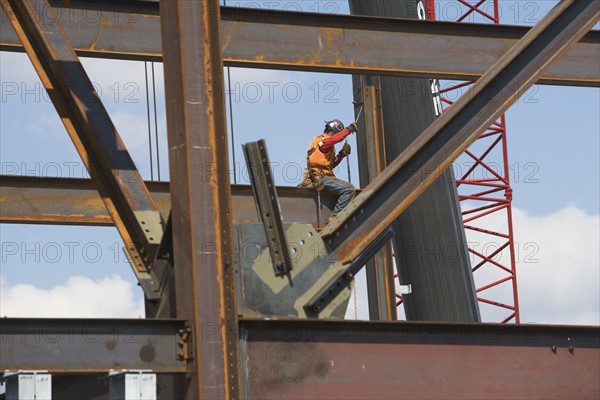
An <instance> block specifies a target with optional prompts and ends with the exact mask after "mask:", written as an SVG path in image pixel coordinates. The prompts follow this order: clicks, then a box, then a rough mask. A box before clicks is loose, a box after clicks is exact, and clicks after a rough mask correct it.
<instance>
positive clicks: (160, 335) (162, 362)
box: [0, 318, 186, 373]
mask: <svg viewBox="0 0 600 400" xmlns="http://www.w3.org/2000/svg"><path fill="white" fill-rule="evenodd" d="M184 327H185V325H184V321H181V320H150V319H132V320H127V319H121V320H114V319H110V320H108V319H39V318H35V319H33V318H32V319H29V318H1V319H0V369H1V370H2V371H5V370H10V371H16V370H47V371H48V372H50V373H93V372H108V371H109V370H111V369H118V370H123V369H138V370H139V369H151V370H153V371H154V372H158V373H167V372H169V373H184V372H186V363H185V362H184V361H180V360H178V359H177V353H179V352H180V351H181V348H180V347H179V346H178V345H177V343H178V336H177V333H178V331H179V330H180V329H183V328H184Z"/></svg>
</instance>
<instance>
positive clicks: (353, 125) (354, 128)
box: [348, 122, 358, 133]
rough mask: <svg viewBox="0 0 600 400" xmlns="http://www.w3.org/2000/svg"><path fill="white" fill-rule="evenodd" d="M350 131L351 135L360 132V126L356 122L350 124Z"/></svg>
mask: <svg viewBox="0 0 600 400" xmlns="http://www.w3.org/2000/svg"><path fill="white" fill-rule="evenodd" d="M348 130H349V131H350V133H353V132H358V124H357V123H356V122H353V123H351V124H349V125H348Z"/></svg>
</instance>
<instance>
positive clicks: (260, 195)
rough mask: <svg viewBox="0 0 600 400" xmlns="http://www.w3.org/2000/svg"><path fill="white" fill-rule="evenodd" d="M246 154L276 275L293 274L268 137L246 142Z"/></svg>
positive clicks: (243, 146) (255, 197)
mask: <svg viewBox="0 0 600 400" xmlns="http://www.w3.org/2000/svg"><path fill="white" fill-rule="evenodd" d="M242 148H243V149H244V158H245V159H246V165H247V166H248V171H249V173H250V183H251V184H252V191H253V192H254V200H255V201H256V207H257V209H258V214H259V218H260V221H261V222H262V225H263V228H264V232H265V235H266V242H267V246H268V247H269V253H270V254H271V264H272V266H273V273H274V274H275V276H278V277H283V276H289V273H290V271H291V270H292V259H291V257H290V248H289V246H288V240H287V237H286V234H285V230H284V228H283V218H282V216H281V208H280V207H279V199H278V196H277V189H276V188H275V182H274V181H273V171H272V170H271V167H270V161H269V153H268V152H267V144H266V143H265V141H264V139H261V140H259V141H257V142H248V143H244V144H243V145H242Z"/></svg>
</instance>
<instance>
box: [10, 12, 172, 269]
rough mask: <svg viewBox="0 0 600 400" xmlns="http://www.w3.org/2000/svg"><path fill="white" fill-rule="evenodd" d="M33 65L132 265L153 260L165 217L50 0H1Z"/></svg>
mask: <svg viewBox="0 0 600 400" xmlns="http://www.w3.org/2000/svg"><path fill="white" fill-rule="evenodd" d="M1 3H2V8H3V9H4V11H5V12H6V14H8V15H9V17H10V18H9V19H10V23H11V24H12V26H13V28H14V29H15V31H16V32H17V33H18V37H19V39H20V41H21V42H22V43H23V46H24V47H25V49H26V51H27V54H28V56H29V58H30V59H31V62H32V63H33V66H34V68H35V70H36V72H37V73H38V75H39V76H40V79H41V81H42V83H43V84H44V87H45V88H46V90H47V91H48V93H49V94H50V97H51V99H52V103H53V104H54V106H55V107H56V110H57V112H58V114H59V116H60V118H61V119H62V121H63V124H64V125H65V128H66V129H67V132H68V133H69V135H70V137H71V140H72V141H73V143H74V145H75V147H76V149H77V151H78V153H79V155H80V156H81V158H82V160H83V162H84V164H85V165H86V168H87V170H88V171H89V173H90V175H91V176H92V177H93V179H94V182H95V183H96V185H97V187H98V190H99V192H100V194H101V197H102V200H103V201H104V204H105V206H106V208H107V210H108V212H109V214H110V215H111V216H112V219H113V221H114V222H115V224H116V226H117V229H118V231H119V233H120V234H121V237H122V238H123V241H124V242H125V246H126V248H127V251H128V252H129V254H130V256H131V260H132V265H133V267H134V268H136V269H137V270H138V271H145V270H146V269H147V268H148V267H149V266H150V264H151V263H152V261H153V260H154V253H155V252H156V248H157V247H158V244H159V243H160V239H161V236H162V221H161V217H160V214H159V212H158V209H157V207H156V204H155V203H154V201H153V199H152V197H151V196H150V193H149V192H148V190H147V189H146V186H145V185H144V182H143V181H142V178H141V176H140V174H139V172H138V171H137V169H136V167H135V164H134V163H133V160H132V159H131V157H130V155H129V153H128V152H127V149H126V148H125V145H124V144H123V141H122V140H121V137H120V136H119V133H118V132H117V129H116V128H115V126H114V124H113V123H112V121H111V119H110V117H109V115H108V113H107V111H106V109H105V108H104V106H103V104H102V101H101V100H100V98H99V96H98V94H97V93H96V91H95V89H94V87H93V85H92V83H91V81H90V79H89V78H88V76H87V74H86V72H85V70H84V69H83V66H82V65H81V63H80V62H79V58H78V57H77V55H76V54H75V51H74V50H73V48H72V47H71V45H70V43H69V39H68V38H67V36H66V35H65V33H64V31H63V30H62V28H61V26H60V21H59V19H58V18H57V16H56V15H55V14H54V12H53V9H52V8H50V6H49V4H48V2H47V1H46V0H39V1H36V0H23V1H20V0H2V2H1Z"/></svg>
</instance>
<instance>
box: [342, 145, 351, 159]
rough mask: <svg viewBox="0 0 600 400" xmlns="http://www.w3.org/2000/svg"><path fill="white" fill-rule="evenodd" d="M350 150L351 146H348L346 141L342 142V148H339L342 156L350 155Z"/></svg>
mask: <svg viewBox="0 0 600 400" xmlns="http://www.w3.org/2000/svg"><path fill="white" fill-rule="evenodd" d="M351 152H352V148H351V147H350V144H349V143H348V142H346V143H344V147H342V150H340V153H342V154H343V155H344V157H347V156H349V155H350V153H351Z"/></svg>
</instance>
